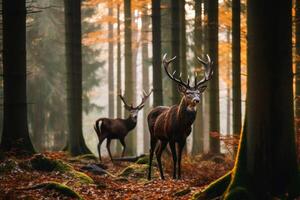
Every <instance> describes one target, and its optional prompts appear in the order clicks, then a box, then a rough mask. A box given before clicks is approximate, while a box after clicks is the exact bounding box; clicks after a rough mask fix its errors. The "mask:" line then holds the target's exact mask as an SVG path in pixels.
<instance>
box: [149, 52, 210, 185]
mask: <svg viewBox="0 0 300 200" xmlns="http://www.w3.org/2000/svg"><path fill="white" fill-rule="evenodd" d="M166 56H167V55H166V54H165V55H164V57H163V66H164V69H165V72H166V74H167V75H168V77H169V78H170V79H171V80H173V81H174V82H175V83H176V84H177V85H178V90H179V92H180V93H181V94H182V95H183V97H182V99H181V101H180V104H179V105H173V106H171V107H164V106H158V107H156V108H154V109H153V110H152V111H150V113H149V115H148V126H149V131H150V140H151V146H150V159H149V171H148V179H149V180H150V179H151V166H152V159H153V153H154V150H155V148H156V144H157V142H158V141H159V142H160V143H159V146H158V148H157V149H156V150H155V154H156V158H157V163H158V167H159V171H160V176H161V178H162V179H164V174H163V169H162V164H161V155H162V152H163V150H164V149H165V147H166V145H167V144H168V143H169V146H170V149H171V152H172V157H173V168H174V169H173V178H174V179H176V167H177V166H178V176H177V178H178V179H180V178H181V155H182V150H183V148H184V145H185V143H186V138H187V137H188V136H189V135H190V132H191V125H192V124H193V122H194V120H195V117H196V105H197V104H198V103H199V102H200V99H201V95H202V93H203V92H204V90H205V89H206V87H207V86H206V82H207V81H208V80H210V79H211V78H212V74H213V70H212V61H211V59H210V57H209V56H208V55H206V58H207V61H204V60H201V59H200V58H199V57H197V59H198V61H199V62H200V63H201V64H203V65H204V67H205V73H204V77H203V79H202V80H200V81H198V80H197V75H196V74H195V83H194V86H190V80H189V78H188V80H187V82H184V81H183V80H182V78H181V75H180V76H179V77H178V78H176V77H175V76H174V75H175V74H176V71H174V73H173V74H170V73H169V71H168V66H169V64H170V63H171V62H172V61H173V60H174V59H175V58H176V57H174V58H172V59H170V60H167V59H166ZM176 144H177V147H178V149H177V150H178V151H177V153H176Z"/></svg>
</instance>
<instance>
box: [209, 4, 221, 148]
mask: <svg viewBox="0 0 300 200" xmlns="http://www.w3.org/2000/svg"><path fill="white" fill-rule="evenodd" d="M207 13H208V54H209V55H210V57H211V59H212V61H213V62H214V64H213V70H214V75H213V78H212V80H211V81H210V83H209V88H210V90H209V92H210V93H209V94H210V107H209V110H210V122H209V123H210V130H209V131H210V133H212V134H213V133H218V134H219V133H220V105H219V66H218V63H219V62H218V58H219V55H218V52H219V51H218V0H209V1H208V10H207ZM209 139H210V141H209V145H210V152H211V153H220V140H219V139H218V138H216V137H212V136H211V135H210V136H209Z"/></svg>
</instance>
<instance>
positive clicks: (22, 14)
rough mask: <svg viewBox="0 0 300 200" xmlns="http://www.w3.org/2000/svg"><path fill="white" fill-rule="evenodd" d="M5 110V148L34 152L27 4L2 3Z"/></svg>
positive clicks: (20, 0)
mask: <svg viewBox="0 0 300 200" xmlns="http://www.w3.org/2000/svg"><path fill="white" fill-rule="evenodd" d="M2 12H3V13H2V17H3V74H4V77H3V78H4V79H3V83H4V88H3V90H4V107H3V112H4V113H3V133H2V140H1V148H2V149H3V150H5V151H10V150H13V149H18V150H21V151H23V150H24V151H28V152H30V153H33V152H34V148H33V146H32V143H31V141H30V137H29V131H28V122H27V98H26V2H25V0H9V1H2Z"/></svg>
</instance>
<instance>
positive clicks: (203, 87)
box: [197, 85, 207, 93]
mask: <svg viewBox="0 0 300 200" xmlns="http://www.w3.org/2000/svg"><path fill="white" fill-rule="evenodd" d="M206 88H207V86H206V85H200V86H199V87H198V88H197V89H198V90H199V92H200V93H202V92H204V91H205V89H206Z"/></svg>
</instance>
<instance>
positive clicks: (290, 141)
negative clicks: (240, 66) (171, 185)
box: [201, 0, 300, 199]
mask: <svg viewBox="0 0 300 200" xmlns="http://www.w3.org/2000/svg"><path fill="white" fill-rule="evenodd" d="M270 4H272V5H273V6H272V8H270V6H269V5H270ZM291 9H292V2H291V1H284V0H282V1H276V2H275V1H271V0H268V1H260V0H249V1H248V7H247V15H248V16H247V19H248V29H247V33H248V54H247V57H248V59H247V60H248V63H247V65H248V82H247V88H248V90H247V92H248V94H247V112H246V119H245V122H246V124H245V126H244V130H243V133H242V136H241V140H240V146H239V150H238V155H237V161H236V164H235V167H234V168H233V172H232V180H231V182H230V185H229V187H228V188H227V190H226V192H225V198H224V199H297V197H299V195H300V188H299V185H300V174H299V172H298V171H297V160H296V151H295V137H294V119H293V88H292V86H293V72H292V39H291V38H292V26H291V13H292V10H291ZM278 41H280V43H278ZM266 52H267V53H266ZM274 58H276V59H274ZM274 84H275V85H276V86H274ZM225 179H226V177H223V178H221V179H220V180H219V181H218V182H219V184H218V183H217V182H215V183H214V186H218V185H220V183H221V182H223V183H224V184H225V182H226V181H225V182H224V180H225ZM227 184H228V183H227ZM225 185H226V184H225ZM213 189H214V188H213V185H211V187H210V188H208V189H206V190H204V192H203V193H202V194H201V195H202V197H204V196H205V198H206V199H211V198H213V196H212V195H209V196H208V195H206V194H208V193H207V192H208V191H210V194H212V190H213ZM215 189H220V188H218V187H215ZM223 192H224V190H223ZM218 193H219V194H217V195H220V194H222V193H221V192H218Z"/></svg>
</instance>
